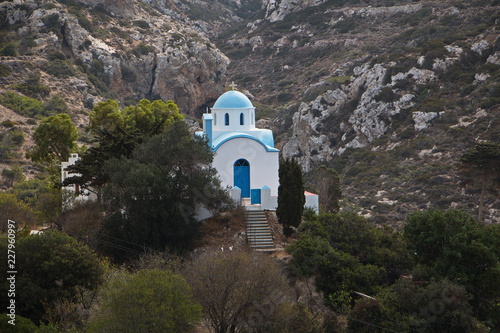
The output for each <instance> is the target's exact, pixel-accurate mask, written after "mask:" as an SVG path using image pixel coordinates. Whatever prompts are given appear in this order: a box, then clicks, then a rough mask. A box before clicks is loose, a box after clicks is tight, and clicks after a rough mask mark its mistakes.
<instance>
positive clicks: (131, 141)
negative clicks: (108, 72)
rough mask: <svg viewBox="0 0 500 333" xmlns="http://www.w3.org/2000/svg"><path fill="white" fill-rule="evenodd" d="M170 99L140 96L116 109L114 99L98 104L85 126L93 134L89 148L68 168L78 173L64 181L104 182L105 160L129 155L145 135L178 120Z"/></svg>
mask: <svg viewBox="0 0 500 333" xmlns="http://www.w3.org/2000/svg"><path fill="white" fill-rule="evenodd" d="M182 119H183V116H182V115H181V114H180V112H179V109H178V108H177V105H175V103H174V102H173V101H167V102H164V101H161V100H156V101H154V102H151V101H149V100H146V99H143V100H141V101H139V102H138V103H137V105H130V106H127V107H125V108H124V109H120V106H119V104H118V102H117V101H115V100H111V99H108V100H107V101H105V102H100V103H98V104H97V105H96V106H95V107H94V108H93V111H92V112H91V113H90V122H89V126H88V129H89V131H90V133H91V134H92V135H93V142H92V147H90V148H89V149H88V150H87V151H86V152H85V153H84V154H83V155H82V156H81V159H80V160H79V161H78V162H77V163H76V164H75V165H74V166H71V167H69V168H68V171H71V172H74V173H78V174H81V176H79V177H70V178H68V179H67V181H66V184H71V183H77V184H80V185H81V186H83V187H92V186H102V185H104V184H105V183H106V182H107V181H108V179H109V178H108V176H107V174H106V173H105V172H104V170H103V166H104V164H105V162H106V161H108V160H111V159H113V158H120V157H122V156H123V157H126V158H128V157H130V156H131V155H132V151H133V150H134V148H135V147H136V146H137V145H138V144H140V143H142V141H143V140H144V139H145V138H147V137H151V136H154V135H157V134H160V133H161V132H162V131H164V130H165V129H166V128H168V127H169V126H171V125H172V124H173V123H174V122H176V121H178V120H182Z"/></svg>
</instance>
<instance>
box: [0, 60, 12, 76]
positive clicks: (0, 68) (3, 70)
mask: <svg viewBox="0 0 500 333" xmlns="http://www.w3.org/2000/svg"><path fill="white" fill-rule="evenodd" d="M11 72H12V70H11V69H10V67H9V66H7V65H4V64H2V63H0V77H7V76H9V75H10V73H11Z"/></svg>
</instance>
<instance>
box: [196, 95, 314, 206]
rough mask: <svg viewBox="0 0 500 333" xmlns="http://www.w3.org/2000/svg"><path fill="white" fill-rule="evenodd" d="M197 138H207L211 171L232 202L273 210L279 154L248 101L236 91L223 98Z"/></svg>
mask: <svg viewBox="0 0 500 333" xmlns="http://www.w3.org/2000/svg"><path fill="white" fill-rule="evenodd" d="M196 134H197V135H205V136H206V137H207V139H208V144H209V145H210V147H211V148H212V150H213V152H214V153H215V154H214V161H213V167H214V168H215V169H216V170H217V172H218V173H219V177H220V180H221V183H222V186H223V187H225V188H229V189H231V190H232V196H233V199H234V200H235V201H237V202H238V201H240V199H241V198H250V203H251V204H259V205H261V208H262V209H268V210H275V209H276V207H277V204H278V200H277V198H278V186H279V178H278V170H279V150H278V149H276V148H275V147H274V136H273V133H272V131H271V130H269V129H260V128H256V127H255V107H254V106H253V105H252V102H250V100H249V99H248V97H246V96H245V95H244V94H242V93H240V92H238V91H235V90H231V91H227V92H226V93H224V94H222V95H221V96H220V97H219V98H218V99H217V101H216V102H215V104H214V106H213V107H212V112H211V113H205V114H204V115H203V132H197V133H196ZM308 196H311V198H306V200H307V199H309V200H307V203H308V204H307V206H312V207H313V208H314V209H315V210H316V211H317V199H318V196H317V195H314V194H308ZM314 202H316V205H314ZM314 206H316V207H314Z"/></svg>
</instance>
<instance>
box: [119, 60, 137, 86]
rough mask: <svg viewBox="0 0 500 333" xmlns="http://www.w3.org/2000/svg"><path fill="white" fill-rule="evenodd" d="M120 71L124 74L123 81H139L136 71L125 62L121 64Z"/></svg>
mask: <svg viewBox="0 0 500 333" xmlns="http://www.w3.org/2000/svg"><path fill="white" fill-rule="evenodd" d="M120 69H121V72H122V79H123V80H124V81H127V82H135V80H137V76H136V75H135V72H134V70H133V69H132V68H131V67H130V66H129V65H127V64H126V63H124V62H121V63H120Z"/></svg>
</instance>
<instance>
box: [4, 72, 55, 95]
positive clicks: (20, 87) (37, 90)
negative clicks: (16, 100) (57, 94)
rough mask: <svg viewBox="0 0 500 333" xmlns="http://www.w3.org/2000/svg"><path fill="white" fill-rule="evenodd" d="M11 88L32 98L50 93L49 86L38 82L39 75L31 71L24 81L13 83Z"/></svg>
mask: <svg viewBox="0 0 500 333" xmlns="http://www.w3.org/2000/svg"><path fill="white" fill-rule="evenodd" d="M13 88H14V89H15V90H17V91H19V92H22V93H23V94H25V95H27V96H29V97H32V98H42V97H46V96H48V95H49V94H50V88H49V87H47V86H46V85H43V84H42V83H41V82H40V75H39V74H33V73H32V74H30V76H29V77H28V79H27V80H26V81H24V82H23V83H19V84H16V85H14V86H13Z"/></svg>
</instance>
